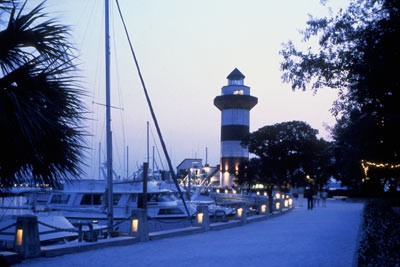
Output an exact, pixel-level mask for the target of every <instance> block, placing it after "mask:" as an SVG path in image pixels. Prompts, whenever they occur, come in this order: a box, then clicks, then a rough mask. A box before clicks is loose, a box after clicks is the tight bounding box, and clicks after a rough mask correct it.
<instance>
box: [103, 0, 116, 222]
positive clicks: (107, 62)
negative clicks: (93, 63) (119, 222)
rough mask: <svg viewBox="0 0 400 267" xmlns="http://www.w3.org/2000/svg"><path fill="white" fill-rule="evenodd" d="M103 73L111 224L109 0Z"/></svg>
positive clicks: (110, 219) (108, 217) (109, 216)
mask: <svg viewBox="0 0 400 267" xmlns="http://www.w3.org/2000/svg"><path fill="white" fill-rule="evenodd" d="M104 3H105V60H106V62H105V67H106V68H105V71H106V73H105V75H106V142H107V193H108V195H107V199H108V203H107V204H108V214H107V226H108V229H109V230H113V229H112V225H113V217H114V216H113V177H112V170H113V167H112V132H111V92H110V25H109V24H110V23H109V8H110V7H109V0H105V1H104Z"/></svg>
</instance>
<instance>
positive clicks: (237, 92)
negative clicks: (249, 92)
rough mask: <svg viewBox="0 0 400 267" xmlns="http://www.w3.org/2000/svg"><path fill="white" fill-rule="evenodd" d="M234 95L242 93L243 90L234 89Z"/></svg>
mask: <svg viewBox="0 0 400 267" xmlns="http://www.w3.org/2000/svg"><path fill="white" fill-rule="evenodd" d="M233 94H234V95H243V90H235V91H233Z"/></svg>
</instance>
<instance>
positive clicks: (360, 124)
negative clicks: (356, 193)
mask: <svg viewBox="0 0 400 267" xmlns="http://www.w3.org/2000/svg"><path fill="white" fill-rule="evenodd" d="M302 34H303V36H304V41H305V42H306V43H309V44H310V45H311V46H310V48H309V49H308V50H306V51H304V50H300V49H297V48H296V47H295V45H294V44H293V43H292V42H291V41H289V42H287V43H286V44H285V45H284V47H283V49H282V51H281V55H282V56H283V62H282V63H281V69H282V70H283V75H282V79H283V80H284V81H285V82H288V83H290V84H291V85H292V88H293V90H298V89H300V90H314V91H315V92H317V91H318V90H321V89H324V90H326V89H327V88H333V89H337V90H338V92H339V94H338V95H339V97H338V99H337V101H336V102H335V103H334V105H333V107H332V112H333V114H334V115H335V116H337V120H338V123H337V124H336V126H335V127H334V129H333V131H332V136H333V138H334V140H335V152H336V155H337V163H338V167H339V169H338V170H339V173H340V175H341V177H342V179H350V180H353V182H352V184H357V183H358V182H360V181H362V179H363V176H365V173H364V172H363V169H362V166H361V161H362V160H367V161H370V162H375V163H388V164H398V163H400V142H399V141H398V136H400V129H399V127H397V125H399V123H400V106H399V105H398V104H397V103H399V100H400V90H399V89H400V88H399V87H400V76H399V75H398V70H399V68H398V67H396V66H397V65H398V62H399V59H400V58H399V54H400V41H399V40H400V1H398V0H353V1H351V2H350V4H349V7H348V8H347V9H346V10H340V11H339V12H338V13H337V14H336V15H334V16H332V17H329V18H327V17H324V18H315V17H310V19H309V21H308V22H307V27H306V29H305V30H304V31H303V32H302ZM314 39H317V40H318V43H317V44H318V45H317V47H315V46H314V47H313V46H312V44H314V43H313V42H312V40H314ZM364 178H365V177H364ZM357 181H358V182H357Z"/></svg>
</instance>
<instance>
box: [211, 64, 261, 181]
mask: <svg viewBox="0 0 400 267" xmlns="http://www.w3.org/2000/svg"><path fill="white" fill-rule="evenodd" d="M244 78H245V76H244V75H243V74H242V73H241V72H240V71H239V70H238V69H237V68H235V69H234V70H233V71H232V72H231V73H230V74H229V75H228V77H227V79H228V85H226V86H223V87H222V89H221V95H220V96H217V97H215V99H214V105H215V106H216V107H217V108H218V109H219V110H220V111H221V160H220V186H224V187H225V186H227V187H231V186H232V181H233V177H234V176H235V174H237V171H238V169H239V165H240V163H241V162H243V161H245V160H248V159H249V151H248V149H247V148H244V147H243V146H242V145H241V142H242V140H243V139H244V138H245V137H246V136H247V135H248V134H249V130H250V127H249V125H250V110H251V109H252V108H253V107H254V106H255V105H256V104H257V102H258V99H257V98H256V97H254V96H251V95H250V87H248V86H246V85H244Z"/></svg>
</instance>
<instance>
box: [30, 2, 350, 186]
mask: <svg viewBox="0 0 400 267" xmlns="http://www.w3.org/2000/svg"><path fill="white" fill-rule="evenodd" d="M36 2H38V3H39V2H41V1H36ZM103 2H104V1H99V0H84V1H82V0H69V1H60V0H48V1H47V4H46V6H47V9H46V10H47V11H49V10H50V11H51V13H50V16H52V17H53V16H54V17H56V18H57V19H58V20H59V21H60V22H62V23H64V24H68V25H71V26H72V32H71V33H72V36H71V38H72V41H73V42H74V45H75V47H76V49H77V54H78V56H79V62H80V68H81V70H82V71H81V72H80V73H79V74H80V75H81V76H82V80H83V86H84V89H85V90H86V91H87V94H88V97H87V98H85V99H84V101H85V102H86V103H87V108H88V110H89V111H90V114H89V115H88V118H89V119H90V120H88V121H87V130H88V132H89V133H90V134H92V135H93V137H92V138H89V139H88V146H89V147H90V148H91V150H90V151H88V152H87V159H86V162H87V164H88V165H89V166H88V169H87V170H88V171H87V178H98V166H99V164H98V163H99V152H98V149H99V143H101V147H102V149H101V150H102V152H101V158H102V159H101V160H104V159H105V156H104V155H105V152H104V151H105V118H104V114H105V108H104V106H102V105H99V104H96V103H105V100H104V98H105V97H104V96H105V89H104V15H103V14H104V4H103ZM119 2H120V6H121V8H122V12H123V14H124V17H125V20H126V23H127V27H128V31H129V34H130V37H131V39H132V41H133V45H134V49H135V53H136V55H137V58H138V60H139V64H140V67H141V70H142V74H143V77H144V80H145V83H146V85H147V89H148V91H149V94H150V98H151V100H152V102H153V106H154V109H155V112H156V115H157V118H158V121H159V124H160V127H161V131H162V133H163V135H164V138H165V142H166V144H167V147H168V150H169V153H170V156H171V158H172V162H173V165H174V167H176V166H177V165H178V164H179V163H180V162H181V161H182V160H183V159H185V158H194V157H197V158H202V159H203V163H204V162H205V150H206V147H207V148H208V163H209V164H210V165H212V166H215V165H217V164H219V157H220V120H221V118H220V111H219V110H218V109H217V108H216V107H215V106H214V105H213V100H214V98H215V97H216V96H217V95H220V94H221V87H222V86H224V85H226V84H227V80H226V76H227V75H228V74H229V73H230V72H231V71H232V70H233V69H234V68H238V69H239V70H240V71H241V72H242V73H243V74H244V75H245V76H246V78H245V80H244V82H245V85H247V86H249V87H250V93H251V95H254V96H256V97H258V105H256V106H255V107H254V108H253V109H252V111H251V113H250V131H255V130H257V129H259V128H261V127H263V126H265V125H272V124H275V123H280V122H285V121H291V120H301V121H306V122H307V123H309V124H310V125H311V126H312V127H313V128H316V129H318V130H319V132H320V137H324V138H328V133H327V131H326V130H325V126H326V125H328V126H333V125H334V123H335V119H334V118H333V117H332V115H331V114H330V112H329V109H330V108H331V106H332V102H333V101H334V100H335V99H336V92H335V91H333V90H331V89H326V90H320V91H319V92H318V93H317V94H316V95H313V93H312V92H311V91H307V92H293V91H292V90H291V87H290V85H289V84H284V83H283V82H282V81H281V76H282V72H281V71H280V62H281V61H282V57H281V56H280V55H279V51H280V50H281V48H282V46H281V44H282V43H284V42H287V41H288V40H293V41H295V42H297V43H299V42H300V40H301V35H300V34H299V32H298V31H299V30H301V29H304V28H305V26H306V24H305V22H306V21H307V19H308V14H311V15H314V16H317V17H321V16H324V15H326V14H328V11H327V10H328V9H327V8H326V7H323V6H322V5H321V4H320V3H319V0H290V1H289V0H282V1H275V0H274V1H273V0H249V1H243V0H202V1H195V0H120V1H119ZM110 3H111V21H112V24H111V27H110V31H111V45H112V47H111V56H112V59H111V63H112V74H111V75H112V77H111V80H112V100H111V101H112V105H113V106H115V107H119V108H121V109H122V108H123V111H122V110H120V109H113V112H112V130H113V139H114V142H113V147H114V169H115V171H116V172H117V173H118V174H119V175H121V176H126V171H127V164H126V160H127V157H126V147H127V146H128V147H129V148H128V150H129V156H128V160H129V163H128V168H129V171H130V172H132V171H134V170H136V169H137V167H138V166H139V165H141V164H142V163H143V161H145V160H146V122H147V121H150V127H151V129H152V133H153V134H154V137H155V138H157V137H156V131H155V129H154V124H153V122H152V121H151V116H150V113H149V109H148V107H147V104H146V101H145V97H144V94H143V90H142V87H141V85H140V80H139V77H138V75H137V72H136V69H135V67H134V63H133V60H132V57H131V54H130V51H129V47H128V42H127V40H126V38H125V35H124V32H123V28H122V24H121V22H120V19H119V16H118V12H117V8H116V4H115V1H113V0H110ZM332 4H335V9H334V10H336V9H337V8H338V7H339V8H340V7H343V8H346V7H347V4H348V1H345V0H340V1H338V0H335V1H334V3H333V2H332V1H330V2H328V6H331V5H332ZM93 101H94V102H95V104H93ZM152 146H154V141H153V137H152V134H150V152H151V151H152ZM157 146H158V148H159V153H160V154H161V155H162V151H161V146H160V145H159V144H158V143H157ZM156 154H157V152H156ZM150 156H151V155H150ZM163 160H164V157H163ZM156 161H157V164H158V165H159V166H160V167H161V163H160V160H159V158H158V156H156ZM163 164H164V169H167V165H166V164H165V161H164V163H163ZM150 166H151V165H150Z"/></svg>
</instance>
